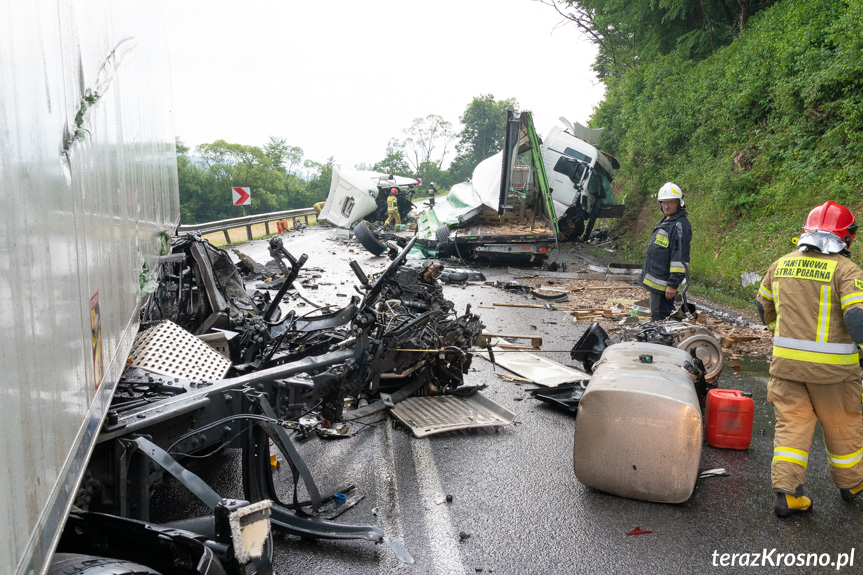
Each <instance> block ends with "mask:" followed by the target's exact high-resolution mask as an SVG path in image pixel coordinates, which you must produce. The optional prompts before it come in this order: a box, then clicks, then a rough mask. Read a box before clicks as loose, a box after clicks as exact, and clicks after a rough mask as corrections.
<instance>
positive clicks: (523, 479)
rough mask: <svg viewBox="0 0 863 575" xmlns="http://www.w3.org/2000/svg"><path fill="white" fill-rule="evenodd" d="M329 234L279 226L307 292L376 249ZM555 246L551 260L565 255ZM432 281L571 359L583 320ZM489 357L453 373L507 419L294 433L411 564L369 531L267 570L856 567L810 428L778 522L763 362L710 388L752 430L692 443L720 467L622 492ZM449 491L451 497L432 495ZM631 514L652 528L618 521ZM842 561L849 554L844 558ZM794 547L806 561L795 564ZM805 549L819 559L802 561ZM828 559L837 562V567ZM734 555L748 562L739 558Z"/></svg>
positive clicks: (560, 420)
mask: <svg viewBox="0 0 863 575" xmlns="http://www.w3.org/2000/svg"><path fill="white" fill-rule="evenodd" d="M327 236H328V234H327V232H326V230H320V229H310V230H307V231H306V232H305V233H304V234H292V235H286V236H285V245H286V247H287V248H288V249H289V250H290V251H291V252H292V253H294V254H295V255H299V253H303V252H305V253H307V254H308V255H309V262H308V263H307V264H306V267H320V268H323V271H322V272H320V275H321V276H322V277H321V278H319V279H318V280H317V281H318V282H319V285H320V287H319V288H318V289H317V290H314V291H309V292H308V293H309V295H310V296H311V297H313V298H315V299H317V300H318V301H327V300H330V301H336V302H338V301H339V300H343V299H344V300H345V301H346V297H345V296H349V295H350V294H352V293H354V291H353V285H354V283H356V282H355V281H354V276H353V274H352V272H351V271H350V269H349V268H348V265H347V263H348V261H349V260H350V259H356V260H357V261H358V262H359V263H360V264H361V265H362V266H363V268H364V269H365V271H366V272H367V273H371V272H376V271H380V270H381V269H383V268H384V267H385V266H386V265H387V263H388V260H387V259H386V258H385V257H377V258H376V257H373V256H371V254H369V253H367V252H365V250H363V248H362V247H361V246H359V245H356V244H353V245H347V246H346V245H344V244H340V243H338V242H335V241H332V240H329V239H327ZM241 249H242V251H243V252H245V253H247V254H249V255H251V256H252V257H254V258H255V259H257V260H258V261H260V262H261V263H264V262H266V261H267V260H268V259H269V256H268V255H267V250H266V245H265V243H264V242H256V243H253V244H248V245H246V246H243V247H242V248H241ZM566 257H567V256H566V255H563V256H562V257H561V259H562V261H567V262H568V263H569V262H571V261H573V260H567V259H566ZM481 271H482V272H483V273H484V274H485V276H486V278H487V279H488V280H496V279H501V280H506V279H510V277H509V276H508V275H507V274H506V270H505V268H499V269H494V268H483V269H481ZM444 293H445V296H446V297H447V298H449V299H451V300H453V301H454V302H455V303H456V305H457V309H458V310H459V311H462V310H463V309H464V306H465V305H467V304H471V305H472V306H473V309H474V310H475V311H477V312H478V313H479V314H480V316H481V317H482V318H483V322H484V323H485V324H486V326H488V327H489V328H491V329H500V330H502V331H504V330H509V331H519V332H524V331H528V330H530V331H533V330H532V328H531V327H530V326H536V332H538V333H540V334H541V335H542V336H543V338H544V346H543V350H545V351H546V352H545V353H543V355H544V356H546V357H549V358H551V359H554V360H556V361H559V362H561V363H564V364H567V365H571V364H572V362H571V360H570V359H569V350H570V349H571V347H572V345H573V343H574V341H575V340H577V339H578V337H579V336H580V334H581V333H582V331H583V330H584V328H585V327H586V326H587V323H586V322H582V323H573V322H572V318H571V317H569V316H566V315H564V314H562V313H561V312H555V311H549V310H544V309H529V308H495V309H477V308H478V307H479V306H483V308H484V307H486V306H490V304H491V302H492V301H508V300H511V301H523V296H518V295H510V294H508V293H505V292H503V291H502V290H498V289H496V288H492V287H488V286H471V287H464V288H463V287H455V286H447V287H445V292H444ZM339 294H342V295H339ZM577 367H580V366H577ZM495 371H505V370H501V368H495V367H493V366H492V365H491V364H490V363H489V362H487V361H485V360H484V359H481V358H479V357H475V358H474V361H473V365H472V369H471V372H470V373H469V374H468V375H467V376H466V384H470V385H480V384H485V385H487V386H488V388H487V389H486V390H485V391H483V392H482V393H483V394H484V395H486V396H487V397H489V398H491V399H493V400H494V401H496V402H498V403H500V404H501V405H503V406H504V407H506V408H507V409H510V410H512V411H514V412H516V413H517V414H518V419H517V423H516V424H514V425H510V426H507V427H503V428H499V429H497V430H495V429H479V430H468V431H461V432H450V433H445V434H440V435H435V436H432V437H429V438H425V439H416V438H414V437H412V436H411V435H409V433H408V432H406V431H405V430H404V429H403V428H400V427H397V426H394V425H393V424H392V422H391V420H390V419H389V417H388V416H386V415H383V414H381V415H380V416H379V417H376V418H371V421H370V423H371V425H368V426H365V427H363V426H355V427H354V429H355V430H359V433H358V434H357V435H356V436H355V437H352V438H350V439H345V440H338V441H323V440H320V439H318V438H312V439H310V440H308V441H305V442H302V443H299V444H298V446H299V449H300V451H301V453H302V454H303V456H304V457H305V459H306V461H307V462H308V463H309V466H310V468H311V469H312V472H313V474H314V477H315V478H316V481H317V483H318V487H319V488H320V489H321V491H322V492H334V491H338V490H340V489H342V488H343V487H345V486H347V485H355V486H356V489H355V490H354V491H353V492H352V495H362V496H364V498H363V499H362V500H361V501H360V502H359V503H358V504H357V505H356V506H355V507H353V508H351V509H349V510H348V511H346V512H345V513H344V514H343V515H342V516H341V517H339V518H338V521H340V522H344V523H358V524H374V525H378V526H380V527H381V528H383V529H384V530H385V531H386V532H387V534H388V535H390V536H391V537H395V538H397V539H399V540H401V541H402V542H403V543H404V545H405V546H406V548H407V549H408V550H409V552H410V553H411V555H412V556H413V558H414V559H415V563H414V564H413V565H405V564H403V563H400V562H399V561H398V560H397V559H396V558H395V556H394V555H393V553H392V552H391V551H390V550H389V549H387V548H386V547H385V546H382V545H374V544H372V543H369V542H367V541H347V542H344V541H304V540H300V539H297V538H293V537H278V538H277V540H276V548H275V567H276V571H277V572H278V573H283V574H284V573H291V574H301V573H324V572H327V573H338V574H340V573H351V574H355V573H356V574H377V573H411V574H417V575H419V574H430V575H431V574H434V575H450V574H462V573H499V574H533V573H535V574H558V573H561V574H564V573H639V574H643V573H703V572H707V571H716V572H723V573H743V572H750V571H752V570H753V569H755V570H757V571H759V572H782V573H819V572H825V573H826V572H836V571H837V570H838V571H839V572H859V571H860V565H863V543H861V537H860V535H859V532H860V530H861V528H863V501H861V502H854V503H851V504H847V503H845V502H843V501H841V499H840V498H839V495H838V492H837V490H836V489H835V487H834V486H833V484H832V482H831V481H830V478H829V475H828V473H827V461H826V455H825V453H824V449H823V440H822V439H821V435H820V427H819V430H818V432H817V437H816V440H815V443H814V445H813V448H812V454H811V456H810V464H809V480H808V481H807V492H808V494H809V495H810V496H811V497H812V498H813V500H814V511H813V512H812V513H811V514H809V515H807V516H802V517H799V518H794V519H790V520H780V519H778V518H777V517H775V516H774V514H773V512H772V502H773V495H772V493H771V491H770V469H769V468H770V460H771V457H772V450H773V449H772V442H773V410H772V407H771V406H770V404H768V403H767V402H766V399H765V396H766V382H767V377H766V364H765V363H764V362H758V361H751V362H745V363H744V362H739V361H735V362H734V363H729V362H728V361H726V365H725V369H724V371H723V373H722V376H721V378H720V380H719V387H723V388H734V389H742V390H744V391H750V392H752V394H753V398H754V401H755V406H756V407H755V412H756V413H755V424H754V433H753V438H752V444H751V446H750V448H749V449H748V450H746V451H733V450H723V449H715V448H712V447H709V446H707V445H706V444H705V445H704V447H703V450H702V455H701V464H700V467H701V468H702V469H712V468H719V467H721V468H725V469H726V471H727V473H728V475H727V476H724V477H711V478H706V479H700V480H699V481H698V483H697V484H696V488H695V491H694V493H693V495H692V497H691V498H690V499H689V500H688V501H686V502H685V503H682V504H677V505H671V504H657V503H648V502H643V501H636V500H630V499H624V498H620V497H616V496H612V495H608V494H605V493H602V492H599V491H596V490H593V489H590V488H587V487H585V486H584V485H582V484H581V483H580V482H579V481H578V480H577V478H576V477H575V474H574V472H573V467H572V460H573V433H574V429H575V424H576V421H575V418H574V417H572V416H571V415H569V414H567V413H564V412H561V411H558V410H555V409H553V408H550V407H548V406H546V405H545V404H543V403H541V402H537V401H536V400H534V399H533V398H532V397H531V396H530V395H529V393H528V389H529V388H530V387H531V386H529V385H518V384H515V383H513V382H509V381H505V380H503V379H501V378H499V377H497V376H496V375H495ZM632 441H633V442H635V443H640V446H641V447H642V448H643V449H645V450H651V449H656V448H659V447H660V446H654V445H651V444H650V443H649V440H648V439H646V438H644V437H640V436H638V435H633V437H632ZM609 448H610V449H613V448H614V446H609ZM234 457H235V454H234V455H232V454H227V455H223V456H220V457H219V458H217V460H216V461H214V462H208V463H207V464H206V465H202V466H200V468H199V469H197V471H198V472H200V473H202V475H204V476H205V477H206V478H207V479H209V480H210V481H212V482H213V483H214V484H215V485H214V486H215V487H216V489H217V490H220V492H222V493H223V494H226V495H230V494H232V493H233V494H236V495H240V493H239V489H240V488H239V471H238V467H237V465H236V463H235V461H234V459H233V458H234ZM447 494H449V495H451V496H452V501H451V502H449V503H447V502H445V501H444V502H441V500H443V498H444V496H445V495H447ZM636 527H638V528H640V529H641V530H642V531H649V532H650V533H645V534H642V535H627V534H628V533H630V532H632V531H633V530H634V529H635V528H636ZM852 552H853V553H854V555H853V557H852V556H851V555H850V554H851V553H852ZM723 554H728V555H727V556H725V557H723ZM732 554H737V556H736V557H732ZM786 554H793V555H792V556H791V557H790V558H789V557H787V556H786ZM797 554H809V555H801V556H799V557H798V556H797ZM843 554H844V555H843ZM732 559H733V560H734V565H733V566H732V565H731V564H730V563H731V561H732ZM852 559H853V565H848V563H849V562H850V561H851V560H852ZM807 560H808V561H809V566H806V565H805V564H804V565H802V566H799V563H805V562H806V561H807ZM813 560H815V561H821V562H822V563H823V564H824V565H823V566H820V567H814V566H812V562H813ZM786 561H790V562H792V563H793V565H792V566H788V563H787V562H786ZM837 561H838V562H839V563H840V564H841V563H845V564H846V565H847V566H845V565H843V566H841V567H837V565H836V564H837ZM741 562H744V563H746V564H747V566H743V567H741V566H740V563H741ZM723 563H725V565H723ZM756 563H757V566H755V564H756ZM831 563H832V564H831Z"/></svg>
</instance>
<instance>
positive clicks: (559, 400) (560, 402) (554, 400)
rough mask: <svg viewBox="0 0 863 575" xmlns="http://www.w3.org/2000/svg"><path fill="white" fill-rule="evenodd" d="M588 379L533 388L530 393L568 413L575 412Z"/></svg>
mask: <svg viewBox="0 0 863 575" xmlns="http://www.w3.org/2000/svg"><path fill="white" fill-rule="evenodd" d="M588 381H589V380H586V379H585V380H582V381H579V382H577V383H571V384H561V385H558V386H557V387H550V388H546V389H534V390H532V391H531V392H530V394H531V395H532V396H533V397H535V398H536V399H539V400H540V401H544V402H546V403H549V404H551V405H554V406H556V407H559V408H561V409H564V410H566V411H568V412H570V413H576V412H577V411H578V403H579V402H580V401H581V397H582V396H583V395H584V391H585V389H587V382H588Z"/></svg>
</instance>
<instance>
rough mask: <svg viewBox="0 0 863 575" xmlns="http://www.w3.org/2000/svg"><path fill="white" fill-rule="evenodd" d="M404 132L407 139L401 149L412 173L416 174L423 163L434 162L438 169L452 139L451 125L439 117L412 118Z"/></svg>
mask: <svg viewBox="0 0 863 575" xmlns="http://www.w3.org/2000/svg"><path fill="white" fill-rule="evenodd" d="M404 132H405V134H407V136H408V137H407V138H405V141H404V143H403V144H402V149H403V150H404V156H405V158H406V159H407V162H408V163H409V164H410V166H411V167H412V168H413V171H414V172H418V171H419V168H420V166H421V165H422V164H423V163H425V162H434V163H436V164H437V167H438V169H440V168H441V166H442V165H443V162H444V160H445V159H446V154H447V148H448V147H449V144H450V142H451V141H452V138H453V132H452V124H450V123H449V122H447V121H446V120H444V119H443V118H442V117H441V116H438V115H436V114H429V115H428V116H426V117H425V118H414V121H413V123H412V124H411V126H410V127H409V128H406V129H405V131H404Z"/></svg>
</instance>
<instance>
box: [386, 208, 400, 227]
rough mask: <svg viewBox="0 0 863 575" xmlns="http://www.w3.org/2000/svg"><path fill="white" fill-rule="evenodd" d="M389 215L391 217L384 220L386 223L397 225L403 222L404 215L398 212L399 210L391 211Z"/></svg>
mask: <svg viewBox="0 0 863 575" xmlns="http://www.w3.org/2000/svg"><path fill="white" fill-rule="evenodd" d="M387 215H388V216H389V217H388V218H387V221H386V222H384V225H387V226H390V225H392V223H395V224H396V225H400V224H401V223H402V215H401V214H400V213H399V212H398V210H396V211H393V212H389V213H388V214H387ZM391 222H392V223H391Z"/></svg>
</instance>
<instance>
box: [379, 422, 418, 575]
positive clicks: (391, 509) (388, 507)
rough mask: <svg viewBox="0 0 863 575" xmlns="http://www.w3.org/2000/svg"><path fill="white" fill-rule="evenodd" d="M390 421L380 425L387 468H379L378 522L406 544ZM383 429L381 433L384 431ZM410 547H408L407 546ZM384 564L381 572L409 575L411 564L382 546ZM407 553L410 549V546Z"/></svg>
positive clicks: (381, 565)
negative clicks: (406, 574)
mask: <svg viewBox="0 0 863 575" xmlns="http://www.w3.org/2000/svg"><path fill="white" fill-rule="evenodd" d="M387 423H389V421H387V420H384V423H383V424H381V425H379V426H377V429H378V433H379V434H380V435H383V437H379V438H378V439H379V440H380V441H381V442H382V445H383V447H382V449H383V452H384V457H385V458H386V462H385V465H376V466H375V468H376V475H377V478H376V480H375V485H376V486H377V488H376V489H375V504H376V506H377V508H378V522H379V524H380V527H381V529H383V530H384V533H386V534H387V536H388V537H392V538H395V539H398V540H399V541H401V542H402V543H405V537H404V526H403V525H402V521H401V517H402V513H401V508H400V507H399V489H398V480H397V478H396V463H395V453H394V448H393V437H392V426H391V425H387ZM381 430H382V431H381ZM405 547H407V545H405ZM381 549H382V557H383V559H382V561H381V562H380V564H379V566H378V573H381V574H382V575H383V574H387V575H391V574H392V573H410V569H409V566H408V565H405V564H404V563H402V562H401V561H399V559H398V558H397V557H396V556H395V554H394V553H393V552H392V551H390V550H389V549H388V548H385V547H382V548H381ZM407 550H408V552H410V548H409V547H407Z"/></svg>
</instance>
